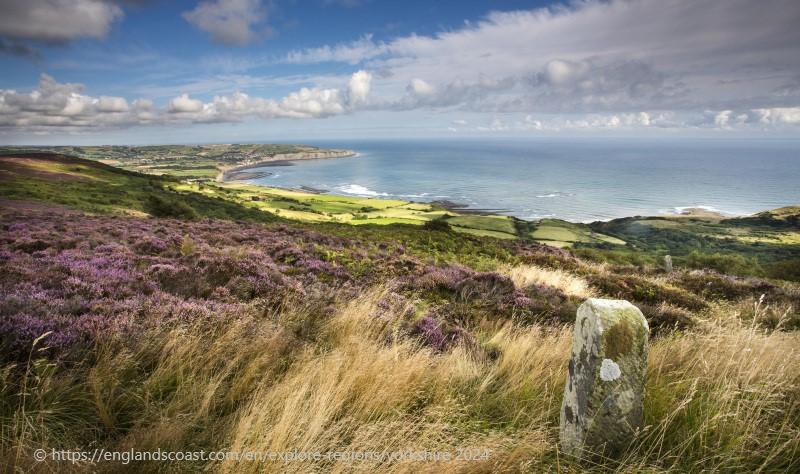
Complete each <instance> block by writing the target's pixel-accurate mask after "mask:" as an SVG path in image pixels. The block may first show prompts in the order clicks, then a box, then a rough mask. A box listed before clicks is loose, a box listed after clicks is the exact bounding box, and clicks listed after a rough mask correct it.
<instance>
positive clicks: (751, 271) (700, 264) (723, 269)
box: [681, 250, 764, 276]
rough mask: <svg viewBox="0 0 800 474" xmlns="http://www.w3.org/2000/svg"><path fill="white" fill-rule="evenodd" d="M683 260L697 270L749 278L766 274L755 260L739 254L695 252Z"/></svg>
mask: <svg viewBox="0 0 800 474" xmlns="http://www.w3.org/2000/svg"><path fill="white" fill-rule="evenodd" d="M681 260H682V263H683V264H684V265H686V266H687V267H689V268H694V269H697V270H703V269H708V270H716V271H718V272H720V273H729V274H734V275H747V276H761V275H763V273H764V271H763V270H762V269H761V266H760V265H759V264H758V261H756V259H755V258H747V257H745V256H743V255H739V254H721V253H712V254H705V253H700V252H698V251H696V250H694V251H692V252H690V253H689V255H687V256H686V257H684V258H683V259H681Z"/></svg>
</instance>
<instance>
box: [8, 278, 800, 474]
mask: <svg viewBox="0 0 800 474" xmlns="http://www.w3.org/2000/svg"><path fill="white" fill-rule="evenodd" d="M561 281H567V280H563V279H562V280H561ZM381 297H382V293H381V292H380V291H376V292H373V293H369V294H366V295H363V296H362V297H361V298H359V299H357V300H354V301H350V302H349V303H347V304H345V305H343V306H342V307H341V308H340V310H339V311H338V312H337V313H336V314H335V315H334V316H333V317H330V318H329V319H327V320H325V321H322V322H320V323H318V324H317V325H316V326H315V325H313V324H308V325H309V326H311V327H314V328H315V329H314V330H313V331H311V332H306V333H303V337H302V338H299V337H298V336H297V334H298V332H297V331H294V330H288V329H287V328H296V327H297V324H298V321H303V320H304V318H312V317H313V315H312V314H309V313H307V312H305V311H304V310H301V309H296V310H294V312H291V311H290V312H288V313H287V312H286V311H284V312H281V313H280V314H274V315H267V316H266V317H265V316H261V315H258V316H247V315H243V316H242V318H241V320H238V321H234V322H230V323H226V324H219V323H209V322H205V323H197V324H194V325H191V326H188V327H182V328H172V329H164V330H161V331H160V332H154V333H152V334H148V335H146V337H143V338H142V340H141V341H139V342H138V343H135V344H133V343H129V344H127V345H123V346H122V347H120V346H113V347H108V348H106V349H104V350H101V351H100V352H99V353H98V354H96V360H95V361H94V362H93V363H92V364H91V367H90V368H89V369H88V370H87V371H86V372H85V373H84V374H83V375H82V376H80V377H77V376H74V375H71V376H70V377H65V376H63V375H62V376H57V375H54V374H51V375H49V376H48V377H50V382H49V383H45V384H42V383H39V384H38V385H36V388H35V389H34V391H36V397H35V400H38V401H37V402H36V403H38V404H39V405H36V406H38V407H39V408H38V411H33V412H32V411H30V409H31V408H32V407H33V406H34V405H33V404H32V403H33V402H32V401H31V399H30V398H29V399H28V400H27V401H23V402H22V404H21V405H20V404H18V405H15V407H12V409H11V410H10V411H4V412H3V416H4V418H3V419H2V423H3V440H2V446H3V451H2V454H3V456H4V458H5V457H6V456H7V455H13V456H18V457H15V458H14V459H13V460H11V461H6V465H4V467H5V468H11V467H12V465H13V467H18V468H21V469H23V470H30V469H31V468H38V469H39V470H45V471H46V470H56V469H62V470H63V469H70V468H74V469H76V470H85V469H88V468H89V466H86V465H78V466H66V465H62V464H58V465H54V464H51V465H41V464H40V465H35V464H33V463H32V462H31V460H30V454H31V450H32V449H33V448H35V447H38V446H61V447H74V446H86V445H87V444H88V443H92V442H93V443H95V445H99V446H102V447H105V448H107V449H109V450H125V449H131V448H134V449H137V450H154V449H156V448H161V449H166V450H182V451H187V450H192V451H194V450H200V449H204V450H232V451H238V452H241V451H252V452H266V451H272V452H281V451H293V450H297V451H309V452H329V451H340V452H341V451H345V452H346V451H352V452H372V451H382V452H383V451H385V452H393V451H405V450H414V451H422V450H424V451H429V452H435V451H438V452H450V453H456V452H457V451H458V450H459V449H465V448H480V449H486V450H488V451H489V453H490V454H489V456H488V458H487V459H479V460H475V461H467V460H450V461H441V460H440V461H438V462H424V463H423V462H398V461H391V460H380V459H377V458H373V459H371V460H367V461H358V462H344V461H338V462H337V461H334V460H328V461H321V462H313V461H310V462H292V463H288V464H284V463H283V462H281V461H274V462H268V463H259V462H252V461H239V462H234V461H228V462H218V463H211V464H204V463H187V464H170V465H169V466H165V465H164V464H156V463H150V464H131V465H128V466H121V465H119V464H109V465H104V466H99V467H100V468H101V469H105V470H112V471H119V470H121V469H125V468H127V469H128V470H129V471H131V472H153V471H165V470H168V471H170V472H173V471H185V472H191V471H195V470H200V469H205V470H208V471H210V472H263V471H265V470H266V471H268V472H312V471H313V472H352V471H362V472H412V471H414V472H519V471H534V472H539V471H545V470H550V471H556V470H561V471H564V472H578V471H581V470H584V469H589V470H593V471H597V472H609V471H612V472H613V471H618V472H642V471H648V472H700V471H724V472H733V471H759V470H760V471H763V472H780V471H784V472H788V471H792V470H796V469H797V468H798V467H800V427H799V426H798V421H799V420H800V357H798V350H800V349H798V348H800V335H798V333H794V332H792V333H787V332H780V331H762V330H758V329H756V326H755V325H751V324H746V323H743V322H742V320H741V319H740V318H738V317H731V316H732V315H730V314H729V315H728V317H727V318H724V319H723V318H717V319H716V320H713V322H710V323H707V324H706V325H705V326H701V327H700V328H698V329H696V330H694V331H693V332H689V333H675V334H672V335H669V336H667V337H663V338H660V339H657V340H656V341H654V342H653V344H652V346H651V350H650V361H649V369H648V370H649V378H648V384H647V390H648V392H647V397H646V407H645V410H646V424H647V427H646V428H645V430H644V431H643V432H642V433H641V435H640V436H639V437H638V438H637V439H636V441H635V443H634V444H633V445H632V446H631V448H630V450H629V451H628V454H627V456H626V457H625V459H623V460H622V461H612V460H605V461H602V462H599V463H597V464H584V465H578V464H575V463H574V462H573V461H569V460H565V459H563V458H561V457H560V456H559V455H558V452H557V446H558V430H557V425H558V416H559V408H560V403H561V393H562V390H563V382H564V379H565V375H566V374H565V369H566V362H567V358H568V356H569V350H570V345H571V331H570V330H569V329H568V328H564V329H560V330H559V329H552V328H550V329H548V328H544V327H540V326H527V327H519V326H512V325H506V326H503V327H502V328H500V329H499V330H496V331H494V332H492V333H487V334H480V335H479V341H478V343H477V344H476V345H474V346H473V345H471V346H469V347H468V346H458V347H455V348H453V349H451V350H450V351H448V352H445V353H435V352H432V351H431V350H429V349H427V348H425V347H423V346H421V345H419V344H417V343H416V342H415V341H413V340H412V339H409V338H408V337H404V336H400V335H399V328H400V324H399V323H400V320H399V318H400V316H399V314H400V313H402V311H400V310H398V311H397V313H396V314H395V313H393V312H391V311H389V312H388V313H387V312H386V311H383V312H382V313H381V315H380V317H378V316H376V313H377V306H376V304H377V303H376V302H377V301H379V300H380V299H381ZM720 311H723V309H720ZM724 311H729V309H724ZM754 311H755V312H756V313H760V312H763V309H760V308H758V307H756V308H755V309H754ZM733 316H735V315H733ZM303 327H305V326H303ZM123 347H127V349H124V348H123ZM476 347H477V348H476ZM67 388H69V390H67ZM29 391H30V390H29ZM75 392H81V393H83V394H84V395H86V398H85V399H86V400H90V401H91V403H90V404H89V405H88V406H85V405H84V406H83V408H81V409H80V410H79V409H78V407H79V405H78V404H77V401H75V400H76V396H75ZM4 396H5V399H6V400H7V401H9V400H12V399H13V394H10V393H7V392H4ZM43 400H44V401H43ZM6 403H8V402H6ZM48 407H49V408H50V409H51V411H48V410H47V409H48ZM59 407H61V410H60V411H59V410H55V409H56V408H59ZM25 410H28V411H25ZM21 412H25V414H22V413H21ZM8 413H12V414H13V416H14V417H16V418H14V420H16V423H17V425H14V426H18V425H19V426H21V425H20V420H21V419H23V418H24V419H25V420H27V423H22V424H24V425H25V426H26V430H25V433H24V436H20V434H19V433H18V432H17V433H15V432H13V430H9V429H7V428H8V427H10V426H12V425H11V424H10V422H9V420H10V418H8V417H7V414H8ZM31 413H36V415H35V416H31ZM67 414H68V416H69V417H71V419H70V421H71V422H73V423H75V426H79V427H84V428H85V427H89V426H93V427H94V428H93V429H92V430H89V431H86V430H85V429H84V432H82V433H75V432H72V431H70V430H69V427H67V426H66V425H65V422H64V421H65V419H66V418H65V417H66V416H67ZM25 417H27V418H25ZM55 427H62V429H61V430H59V429H56V428H55ZM9 462H10V463H11V464H8V463H9Z"/></svg>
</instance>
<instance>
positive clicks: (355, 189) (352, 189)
mask: <svg viewBox="0 0 800 474" xmlns="http://www.w3.org/2000/svg"><path fill="white" fill-rule="evenodd" d="M336 189H338V190H339V191H341V192H343V193H345V194H352V195H354V196H368V197H373V196H388V194H386V193H379V192H377V191H373V190H371V189H369V188H367V187H365V186H361V185H360V184H345V185H344V186H339V187H338V188H336Z"/></svg>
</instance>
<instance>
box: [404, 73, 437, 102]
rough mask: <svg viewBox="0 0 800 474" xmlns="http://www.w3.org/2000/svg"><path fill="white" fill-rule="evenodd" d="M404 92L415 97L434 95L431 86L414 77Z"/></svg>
mask: <svg viewBox="0 0 800 474" xmlns="http://www.w3.org/2000/svg"><path fill="white" fill-rule="evenodd" d="M406 90H408V91H409V92H410V93H412V94H414V95H415V96H417V97H429V96H432V95H433V93H434V88H433V86H432V85H430V84H428V83H427V82H425V81H424V80H422V79H419V78H416V77H415V78H414V79H411V82H409V84H408V87H407V88H406Z"/></svg>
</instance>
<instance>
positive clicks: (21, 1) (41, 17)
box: [0, 0, 123, 41]
mask: <svg viewBox="0 0 800 474" xmlns="http://www.w3.org/2000/svg"><path fill="white" fill-rule="evenodd" d="M122 16H123V12H122V9H121V8H120V7H119V6H117V5H115V4H114V3H113V2H110V1H107V0H3V1H2V3H0V36H4V37H6V38H15V39H23V40H42V41H69V40H72V39H76V38H85V37H89V38H102V37H104V36H106V34H108V31H109V30H110V29H111V26H112V24H113V23H114V22H115V21H117V20H119V19H120V18H122Z"/></svg>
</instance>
